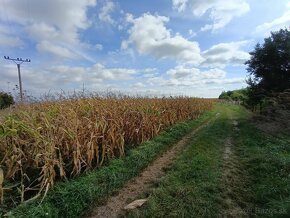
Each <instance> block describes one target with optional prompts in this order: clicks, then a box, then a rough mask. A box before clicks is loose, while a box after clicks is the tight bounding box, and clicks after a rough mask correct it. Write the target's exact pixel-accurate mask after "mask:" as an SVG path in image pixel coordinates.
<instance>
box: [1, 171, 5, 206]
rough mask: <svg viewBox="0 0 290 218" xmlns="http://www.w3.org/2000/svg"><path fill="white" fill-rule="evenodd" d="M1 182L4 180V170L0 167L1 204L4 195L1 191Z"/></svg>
mask: <svg viewBox="0 0 290 218" xmlns="http://www.w3.org/2000/svg"><path fill="white" fill-rule="evenodd" d="M3 182H4V172H3V170H2V168H0V201H1V204H3V201H4V199H3V196H4V193H3Z"/></svg>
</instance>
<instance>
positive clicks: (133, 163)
mask: <svg viewBox="0 0 290 218" xmlns="http://www.w3.org/2000/svg"><path fill="white" fill-rule="evenodd" d="M214 114H215V112H214V111H211V112H207V113H205V114H203V115H202V116H200V117H199V118H198V119H196V120H194V121H189V122H186V123H180V124H177V125H175V126H173V127H172V128H170V129H169V130H167V131H165V132H163V133H162V134H161V135H159V136H157V137H155V138H154V139H153V140H150V141H148V142H145V143H143V144H142V145H140V146H138V147H137V148H135V149H131V150H130V151H128V154H127V155H126V156H125V157H123V158H120V159H115V160H112V161H110V162H109V164H108V165H107V166H104V167H101V168H100V169H97V170H95V171H91V172H89V173H87V174H86V175H83V176H81V177H79V178H76V179H74V180H71V181H69V182H60V183H58V184H56V186H55V187H54V188H53V190H51V191H49V192H48V195H47V196H46V198H45V199H44V200H43V202H42V203H40V201H39V200H37V201H34V202H31V203H28V204H25V205H21V206H19V207H17V208H16V209H14V210H12V211H11V213H9V217H17V218H20V217H25V218H30V217H70V218H71V217H79V216H81V215H83V214H84V213H85V212H86V210H88V209H89V208H90V207H94V206H96V205H98V204H100V203H102V202H103V201H104V200H105V199H106V198H107V197H108V196H109V195H111V194H112V193H113V192H115V191H117V190H118V189H119V188H120V187H122V185H123V184H124V183H125V182H126V181H128V180H129V179H130V178H132V177H134V176H136V175H138V174H139V173H140V172H141V171H142V169H144V168H145V167H146V166H147V165H148V164H149V163H150V162H152V160H154V159H155V158H156V157H157V156H158V155H159V154H161V153H162V152H164V151H165V150H166V149H168V148H169V147H170V146H171V145H173V143H175V142H176V141H178V140H180V139H181V138H182V137H183V136H184V135H186V134H187V133H189V132H190V131H191V130H192V129H193V128H196V127H197V126H199V125H201V124H202V123H204V122H205V121H207V120H208V119H210V118H211V117H213V116H214Z"/></svg>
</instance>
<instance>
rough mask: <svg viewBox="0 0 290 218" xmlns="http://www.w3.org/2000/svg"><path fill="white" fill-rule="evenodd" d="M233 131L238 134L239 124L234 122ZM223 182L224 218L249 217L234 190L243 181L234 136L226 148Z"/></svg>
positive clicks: (226, 144) (228, 140)
mask: <svg viewBox="0 0 290 218" xmlns="http://www.w3.org/2000/svg"><path fill="white" fill-rule="evenodd" d="M232 124H233V129H234V132H235V133H236V134H237V133H238V131H239V128H238V122H237V121H235V120H234V121H233V122H232ZM222 177H223V178H222V180H223V183H224V187H225V190H224V197H225V199H224V203H225V206H226V208H225V210H224V212H223V217H232V218H235V217H248V214H247V213H246V212H245V211H244V210H243V209H242V208H241V207H240V205H239V202H238V199H237V198H236V197H237V196H236V193H235V190H234V188H235V187H236V186H238V185H239V180H240V179H242V178H241V175H240V169H239V161H238V158H237V155H236V154H235V148H234V144H233V136H232V137H229V138H227V140H226V142H225V147H224V155H223V175H222Z"/></svg>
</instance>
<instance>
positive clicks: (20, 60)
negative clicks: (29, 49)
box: [4, 56, 31, 64]
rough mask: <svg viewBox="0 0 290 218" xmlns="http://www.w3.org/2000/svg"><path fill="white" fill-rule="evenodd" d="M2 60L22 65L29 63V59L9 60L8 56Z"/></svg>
mask: <svg viewBox="0 0 290 218" xmlns="http://www.w3.org/2000/svg"><path fill="white" fill-rule="evenodd" d="M4 59H6V60H10V61H14V63H15V64H22V63H23V62H31V60H30V59H27V58H26V59H22V58H10V57H9V56H4Z"/></svg>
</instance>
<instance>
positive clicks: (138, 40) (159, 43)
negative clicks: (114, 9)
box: [122, 13, 203, 64]
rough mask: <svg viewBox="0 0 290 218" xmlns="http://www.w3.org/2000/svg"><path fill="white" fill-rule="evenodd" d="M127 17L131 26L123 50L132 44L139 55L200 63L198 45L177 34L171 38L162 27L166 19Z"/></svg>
mask: <svg viewBox="0 0 290 218" xmlns="http://www.w3.org/2000/svg"><path fill="white" fill-rule="evenodd" d="M127 17H128V19H127V20H128V21H129V22H131V23H132V24H133V26H132V27H131V28H130V29H129V31H128V32H129V38H128V40H126V41H123V42H122V48H123V49H126V48H128V46H129V45H130V44H133V45H135V47H136V49H137V51H138V52H139V53H140V54H149V55H153V56H155V57H156V58H158V59H165V58H171V59H175V60H177V61H180V62H185V63H190V64H199V63H200V62H202V60H203V59H202V57H201V55H200V49H199V44H198V43H197V42H194V41H189V40H187V39H185V38H183V37H182V36H181V35H178V34H177V35H175V36H172V35H171V30H170V29H167V28H166V26H165V25H164V24H165V23H166V22H168V21H169V18H168V17H164V16H158V15H156V16H153V15H151V14H149V13H147V14H143V16H141V17H138V18H135V19H134V18H133V17H132V16H127Z"/></svg>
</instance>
